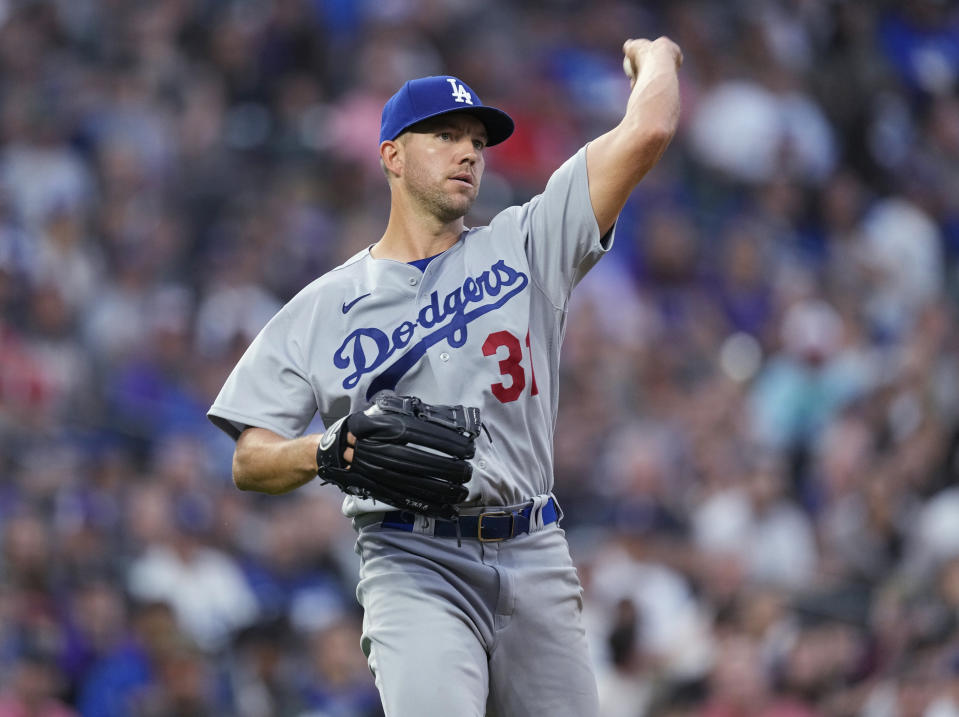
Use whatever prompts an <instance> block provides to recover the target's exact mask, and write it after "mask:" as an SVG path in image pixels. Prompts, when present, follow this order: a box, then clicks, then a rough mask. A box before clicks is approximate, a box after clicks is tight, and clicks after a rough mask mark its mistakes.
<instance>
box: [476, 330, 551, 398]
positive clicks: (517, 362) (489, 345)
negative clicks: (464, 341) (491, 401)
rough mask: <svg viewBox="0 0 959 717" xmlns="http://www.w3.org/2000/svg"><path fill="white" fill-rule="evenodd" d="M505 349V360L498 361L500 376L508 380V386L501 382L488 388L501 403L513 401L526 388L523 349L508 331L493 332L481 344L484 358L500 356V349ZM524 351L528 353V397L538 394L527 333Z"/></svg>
mask: <svg viewBox="0 0 959 717" xmlns="http://www.w3.org/2000/svg"><path fill="white" fill-rule="evenodd" d="M503 347H505V348H506V358H503V359H500V361H499V372H500V375H501V376H508V377H509V378H510V381H509V384H508V385H507V384H506V383H503V382H502V381H500V382H498V383H494V384H492V385H491V386H490V390H491V391H492V392H493V395H494V396H496V398H498V399H499V400H500V402H501V403H509V402H510V401H515V400H516V399H517V398H519V397H520V394H522V393H523V389H524V388H526V370H525V369H524V367H523V363H522V362H523V347H522V345H521V344H520V340H519V339H518V338H517V337H516V336H514V335H513V334H512V333H510V332H509V331H494V332H493V333H491V334H490V335H489V336H487V337H486V341H484V342H483V355H484V356H497V355H502V353H501V352H500V349H501V348H503ZM526 350H527V351H528V352H529V375H530V379H531V380H530V389H529V395H530V396H535V395H536V394H538V393H539V389H538V388H537V387H536V373H535V372H534V371H533V352H532V349H531V348H530V344H529V331H527V332H526Z"/></svg>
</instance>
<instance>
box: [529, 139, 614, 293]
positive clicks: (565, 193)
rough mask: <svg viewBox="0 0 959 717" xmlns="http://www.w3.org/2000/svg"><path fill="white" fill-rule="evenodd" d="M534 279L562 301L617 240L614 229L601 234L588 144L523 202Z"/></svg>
mask: <svg viewBox="0 0 959 717" xmlns="http://www.w3.org/2000/svg"><path fill="white" fill-rule="evenodd" d="M518 220H519V223H520V233H521V234H522V236H523V238H524V241H525V249H526V255H527V257H528V259H529V265H530V270H531V271H532V273H533V279H534V281H535V282H536V284H537V285H538V286H539V287H540V289H541V290H542V291H543V292H545V293H546V295H547V296H548V297H549V298H550V300H551V301H552V302H553V304H554V305H556V306H557V307H563V306H565V304H566V301H567V299H568V298H569V294H570V292H571V291H572V290H573V287H575V286H576V284H577V283H579V281H580V280H581V279H582V278H583V277H584V276H585V275H586V272H588V271H589V270H590V269H591V268H592V267H593V266H594V265H595V264H596V262H597V261H599V259H600V257H602V256H603V254H605V253H606V252H607V251H609V249H610V248H611V247H612V245H613V232H614V229H615V226H614V228H613V229H610V230H609V232H607V233H606V234H605V235H604V236H600V234H599V226H598V225H597V224H596V215H595V214H594V213H593V205H592V202H591V201H590V198H589V178H588V176H587V172H586V147H583V148H581V149H580V150H579V151H578V152H577V153H576V154H574V155H573V156H572V157H570V158H569V159H568V160H566V162H564V163H563V165H562V166H561V167H560V168H559V169H557V170H556V171H555V172H554V173H553V176H552V177H550V179H549V182H547V184H546V188H545V190H544V191H543V193H542V194H539V195H537V196H535V197H533V199H531V200H530V201H529V202H527V203H526V204H524V205H522V206H521V207H519V212H518Z"/></svg>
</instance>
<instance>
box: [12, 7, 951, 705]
mask: <svg viewBox="0 0 959 717" xmlns="http://www.w3.org/2000/svg"><path fill="white" fill-rule="evenodd" d="M660 34H668V35H669V36H670V37H672V38H673V39H674V40H676V41H677V42H678V43H679V45H680V46H681V47H682V49H683V52H684V54H685V64H684V66H683V69H682V73H681V84H682V94H683V103H684V104H683V116H682V121H681V128H680V131H679V134H678V136H677V138H676V140H675V141H674V142H673V145H672V146H671V147H670V149H669V151H668V152H667V154H666V156H665V158H664V159H663V161H662V163H661V164H660V165H659V166H658V167H657V168H656V169H655V170H654V171H653V172H652V173H651V174H650V175H649V176H648V177H647V178H646V179H645V180H644V181H643V183H642V184H641V185H640V187H639V188H638V189H637V190H636V192H635V193H634V195H633V197H632V198H631V200H630V202H629V204H628V206H627V208H626V210H625V211H624V213H623V215H622V218H621V220H620V222H619V225H618V229H617V235H616V236H617V238H616V246H615V249H614V251H613V253H612V254H611V255H610V256H609V257H607V258H606V259H604V261H602V262H600V264H599V265H598V266H597V267H596V269H595V270H594V271H593V272H592V273H591V274H590V275H589V276H588V277H587V278H586V280H585V281H584V282H583V283H582V284H581V285H580V287H579V288H578V289H577V292H576V293H575V294H574V300H573V303H572V306H571V312H570V320H569V325H568V335H567V338H566V343H565V347H564V354H563V363H562V366H561V374H562V379H561V381H562V389H561V395H562V400H561V410H560V415H559V421H558V426H557V431H556V493H557V495H558V497H559V500H560V502H561V503H562V504H563V506H564V509H565V511H566V520H565V523H564V527H565V528H566V529H567V531H568V533H569V537H570V541H571V544H572V546H573V550H574V557H575V559H576V561H577V564H578V565H579V568H580V574H581V577H582V579H583V582H584V584H585V587H586V597H585V600H586V608H585V609H586V617H587V622H588V625H589V635H590V640H591V646H592V650H593V653H594V659H595V664H596V669H597V673H598V676H599V681H600V692H601V697H602V702H603V715H604V717H640V716H643V717H645V716H647V715H649V716H660V715H677V716H678V715H706V716H707V717H739V716H740V715H743V716H746V715H749V716H751V717H779V716H782V717H805V716H808V717H814V716H816V715H822V716H823V717H842V716H844V715H864V716H866V717H912V716H916V717H954V716H956V715H959V631H957V625H959V488H957V480H956V479H957V477H959V322H957V310H959V99H957V88H959V85H957V77H959V12H957V8H956V5H955V3H952V2H946V1H945V0H901V1H892V0H887V1H880V0H874V1H871V2H867V1H865V0H768V1H766V2H761V1H759V0H729V1H725V2H719V1H718V0H717V1H716V2H706V1H704V0H698V1H697V0H676V1H674V2H668V3H667V2H646V3H640V2H627V1H625V0H596V1H594V2H589V3H581V2H573V1H571V0H532V1H528V2H522V3H520V2H507V1H506V0H233V1H227V0H154V1H152V2H132V1H130V0H46V1H43V0H33V1H24V0H0V717H19V716H21V715H31V716H34V717H67V716H69V715H76V714H79V715H83V716H84V717H91V716H98V717H99V716H103V717H123V716H126V715H130V716H135V717H141V716H142V717H161V716H162V717H174V716H178V717H189V716H193V715H204V716H207V717H209V716H214V717H215V716H219V715H224V716H226V715H237V716H239V717H287V716H289V717H372V716H373V715H378V714H380V712H379V706H378V699H377V695H376V692H375V690H374V687H373V684H372V679H371V677H370V675H369V672H368V670H367V669H366V666H365V662H364V660H363V657H362V655H361V653H360V650H359V647H358V641H359V620H360V615H359V613H358V611H357V608H356V606H355V598H354V596H353V589H354V584H355V580H356V569H357V559H356V556H355V555H354V554H353V552H352V544H353V533H352V530H351V528H350V525H349V522H348V521H347V520H346V519H344V518H343V517H342V516H341V515H340V514H339V504H340V494H339V493H338V492H337V491H335V490H333V489H331V488H329V487H326V488H322V487H320V486H314V485H310V486H307V487H305V488H303V489H300V490H298V491H296V492H295V493H293V494H290V495H287V496H283V497H265V496H257V495H249V494H244V493H240V492H239V491H237V490H236V489H235V488H234V487H233V485H232V483H231V480H230V458H231V455H232V443H231V442H230V441H229V439H227V438H226V437H225V436H223V435H220V434H219V433H218V431H217V430H216V429H215V428H213V426H212V425H211V424H209V423H208V421H207V419H206V417H205V411H206V409H207V407H208V406H209V405H210V403H211V402H212V399H213V397H214V396H215V394H216V392H217V391H218V390H219V387H220V385H221V384H222V382H223V380H224V378H225V376H226V375H227V373H228V372H229V370H230V368H231V367H232V366H233V364H234V363H235V361H236V360H237V358H238V357H239V355H240V353H241V352H242V351H243V349H244V348H245V347H246V345H247V344H248V343H249V341H250V340H251V338H252V337H253V336H254V335H255V334H256V333H257V331H258V330H259V329H260V327H261V326H262V325H263V324H264V323H265V322H266V320H267V319H268V318H269V317H270V316H271V315H272V314H273V313H274V312H275V311H276V310H277V309H278V308H279V306H280V305H281V304H282V302H284V301H286V300H288V299H289V298H290V297H291V296H292V295H293V294H294V293H296V292H297V291H298V290H299V289H300V288H301V287H302V286H303V285H305V284H306V283H308V282H309V281H310V280H311V279H313V278H314V277H316V276H318V275H319V274H321V273H322V272H324V271H326V270H327V269H329V268H331V267H333V266H335V265H336V264H338V263H339V262H340V261H342V260H343V259H344V258H346V257H348V256H350V255H351V254H353V253H354V252H355V251H357V250H358V249H360V248H362V247H364V246H366V245H368V244H370V243H372V242H374V241H376V240H377V239H378V238H379V236H380V234H381V232H382V229H383V227H384V226H385V222H386V217H387V211H388V206H389V203H388V193H387V188H386V183H385V181H384V180H383V176H382V173H381V171H380V169H379V166H378V155H377V151H376V148H377V136H378V126H379V116H380V110H381V108H382V104H383V102H384V101H385V99H386V98H387V97H389V95H391V94H392V93H393V92H394V91H395V90H396V89H397V88H398V87H399V86H400V85H401V84H402V82H403V81H405V80H406V79H408V78H410V77H413V76H419V75H426V74H437V73H450V74H455V75H458V76H461V77H462V78H463V79H464V80H466V81H467V82H468V83H469V84H470V85H471V86H472V87H473V88H474V89H475V90H476V91H477V92H478V93H479V94H480V95H481V96H482V97H483V99H484V101H486V102H488V103H491V104H494V105H497V106H501V107H503V108H505V109H506V110H507V111H509V112H510V113H511V114H512V115H513V117H514V118H515V119H516V120H517V124H518V128H517V131H516V134H515V135H514V137H513V138H512V139H510V141H509V142H507V143H506V144H504V145H502V146H501V147H497V148H495V149H494V150H491V151H490V153H489V155H488V163H489V166H488V170H487V176H486V178H485V180H484V184H483V192H482V195H481V197H480V202H479V203H478V204H477V206H476V207H475V210H476V211H475V214H474V216H473V217H471V219H470V223H471V224H479V223H483V222H485V221H486V220H488V219H489V217H490V216H492V214H494V213H495V212H497V211H498V210H499V209H501V208H503V207H505V206H507V205H508V204H510V203H517V202H523V201H525V200H527V199H529V198H530V197H531V196H533V195H534V194H536V193H537V192H538V191H540V189H541V188H542V187H543V185H544V183H545V181H546V179H547V177H548V176H549V175H550V174H551V172H552V171H553V170H554V169H555V168H556V167H557V166H558V165H559V164H560V163H561V162H562V161H563V160H565V159H566V158H567V157H568V156H570V155H571V154H572V153H573V152H574V151H575V150H576V149H577V148H578V147H579V146H581V145H582V144H583V143H584V142H585V141H587V140H588V139H590V138H592V137H595V136H597V135H598V134H600V133H602V132H604V131H606V130H607V129H609V128H610V127H612V126H613V125H614V124H615V123H616V122H617V121H618V120H619V118H620V117H621V115H622V111H623V108H624V106H625V101H626V97H627V93H628V83H627V81H626V79H625V78H624V76H623V72H622V69H621V59H622V55H621V49H620V48H621V45H622V43H623V41H624V40H625V39H627V38H628V37H631V36H632V37H643V36H645V37H655V36H657V35H660ZM451 714H455V708H454V707H453V706H451Z"/></svg>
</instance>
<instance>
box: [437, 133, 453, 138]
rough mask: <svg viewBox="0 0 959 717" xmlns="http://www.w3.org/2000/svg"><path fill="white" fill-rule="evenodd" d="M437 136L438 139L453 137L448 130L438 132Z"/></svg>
mask: <svg viewBox="0 0 959 717" xmlns="http://www.w3.org/2000/svg"><path fill="white" fill-rule="evenodd" d="M437 136H438V137H439V138H440V139H444V140H445V139H453V135H452V134H451V133H449V132H440V133H439V134H438V135H437Z"/></svg>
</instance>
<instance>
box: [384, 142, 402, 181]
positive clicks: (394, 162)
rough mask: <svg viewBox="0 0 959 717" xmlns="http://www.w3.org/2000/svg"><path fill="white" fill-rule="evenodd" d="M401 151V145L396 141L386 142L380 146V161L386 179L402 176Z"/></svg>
mask: <svg viewBox="0 0 959 717" xmlns="http://www.w3.org/2000/svg"><path fill="white" fill-rule="evenodd" d="M403 150H404V147H403V143H402V142H399V141H397V140H386V141H385V142H383V143H382V144H381V145H380V161H381V162H382V163H383V171H385V172H386V176H387V177H390V176H396V177H399V176H401V175H402V174H403V160H404V156H403Z"/></svg>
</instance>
